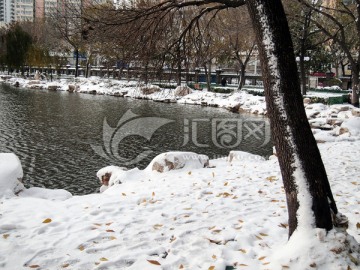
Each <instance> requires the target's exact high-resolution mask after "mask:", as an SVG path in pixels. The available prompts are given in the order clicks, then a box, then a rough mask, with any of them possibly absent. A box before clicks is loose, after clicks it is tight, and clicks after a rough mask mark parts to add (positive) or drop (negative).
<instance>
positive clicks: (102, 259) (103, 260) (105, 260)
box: [100, 257, 108, 262]
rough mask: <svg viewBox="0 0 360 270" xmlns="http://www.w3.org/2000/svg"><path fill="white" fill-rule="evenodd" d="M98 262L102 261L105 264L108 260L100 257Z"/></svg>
mask: <svg viewBox="0 0 360 270" xmlns="http://www.w3.org/2000/svg"><path fill="white" fill-rule="evenodd" d="M100 261H102V262H107V261H108V259H107V258H105V257H102V258H100Z"/></svg>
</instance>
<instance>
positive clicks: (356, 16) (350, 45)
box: [299, 0, 360, 107]
mask: <svg viewBox="0 0 360 270" xmlns="http://www.w3.org/2000/svg"><path fill="white" fill-rule="evenodd" d="M299 1H300V2H301V3H302V4H303V5H305V6H306V7H308V8H309V9H311V10H313V11H314V12H316V13H318V14H319V15H320V16H318V17H317V19H316V20H315V19H313V20H312V22H313V23H314V24H315V25H316V26H317V27H318V28H319V29H320V30H321V31H323V33H324V34H325V35H327V36H328V37H329V38H330V39H331V40H332V41H333V42H335V43H337V44H338V45H339V46H340V47H341V49H342V51H343V52H344V53H345V55H346V57H347V59H348V61H349V63H350V65H351V70H352V84H353V85H352V95H351V103H352V104H353V105H354V106H357V107H359V83H360V80H359V73H360V0H354V1H350V2H349V3H348V4H347V3H345V1H339V2H337V6H336V8H333V7H328V6H322V5H321V2H322V1H318V3H317V4H316V5H313V4H312V3H310V2H309V1H307V0H299Z"/></svg>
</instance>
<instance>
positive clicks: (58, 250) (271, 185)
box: [0, 140, 360, 270]
mask: <svg viewBox="0 0 360 270" xmlns="http://www.w3.org/2000/svg"><path fill="white" fill-rule="evenodd" d="M319 146H320V150H321V153H322V156H323V159H324V162H325V166H326V169H327V172H328V175H329V179H330V182H331V186H332V190H333V193H334V196H335V198H336V201H337V204H338V208H339V210H340V211H341V212H342V213H343V214H345V215H346V216H347V217H348V218H349V229H348V233H349V234H351V235H353V236H354V237H355V238H356V240H357V241H358V242H359V241H360V234H359V230H360V229H359V226H360V223H359V222H360V213H359V212H360V211H359V210H360V209H359V205H360V199H359V197H358V194H359V192H360V180H359V168H360V160H359V159H358V149H359V147H360V140H356V141H353V142H351V141H343V142H338V143H336V144H335V143H324V144H320V145H319ZM185 154H186V155H188V156H187V158H186V155H184V154H182V153H169V154H167V155H165V154H162V155H160V156H158V157H157V158H155V160H154V161H153V162H152V163H150V164H149V166H148V167H147V168H146V169H145V170H139V169H136V168H135V169H132V170H128V171H125V170H124V169H122V168H119V167H115V166H112V167H106V168H103V169H102V170H100V171H99V173H98V176H99V178H102V177H103V176H105V175H106V174H108V176H109V177H110V179H109V187H108V188H107V189H106V190H105V191H104V192H103V193H101V194H92V195H86V196H71V195H70V194H69V193H68V192H66V191H64V190H57V191H52V192H54V193H53V194H52V193H51V191H49V190H46V189H37V188H32V189H27V190H24V191H22V192H20V193H18V195H17V196H15V195H12V196H10V195H9V194H10V193H9V190H8V191H7V192H6V193H5V194H6V196H4V197H3V198H2V199H1V208H0V209H1V224H0V236H1V237H0V267H2V268H3V269H27V268H28V269H114V270H115V269H116V270H117V269H134V270H138V269H220V270H225V269H254V270H255V269H256V270H257V269H299V270H304V269H322V270H328V269H337V270H340V269H344V270H347V269H357V268H356V267H357V266H356V265H355V263H354V262H356V260H357V261H359V259H360V258H359V250H357V249H356V248H358V247H356V244H357V243H356V242H354V240H351V238H349V237H348V236H347V235H346V234H344V233H343V232H341V231H335V230H333V231H331V232H330V233H328V235H325V234H324V233H323V232H321V231H316V230H314V231H311V230H309V231H306V232H301V233H300V232H299V233H297V232H295V234H294V237H293V238H292V239H291V241H290V242H287V236H288V232H287V229H288V228H287V227H288V225H287V208H286V202H285V194H284V190H283V185H282V181H281V175H280V171H279V164H278V160H277V158H276V157H275V156H272V157H271V158H270V159H269V160H264V158H262V157H259V156H255V155H251V154H247V153H241V152H240V153H239V152H238V153H233V154H232V155H231V158H229V159H228V160H224V159H220V160H210V162H209V163H208V164H207V160H206V159H204V158H205V157H204V156H198V155H196V154H191V153H185ZM230 160H231V161H230ZM17 162H18V161H14V163H15V166H13V167H17V168H19V166H18V164H19V163H17ZM16 164H17V165H16ZM166 166H167V167H166ZM204 166H206V167H205V168H204ZM165 167H166V168H165ZM159 168H162V169H160V171H161V170H162V171H163V172H162V173H161V172H158V171H157V170H159ZM153 169H157V170H156V171H155V170H153ZM6 171H7V170H6V169H5V170H4V169H2V170H1V175H4V173H5V174H6ZM15 171H18V170H15ZM0 179H2V180H1V181H5V178H4V177H1V178H0ZM11 179H14V178H11V177H10V178H8V181H12V180H11ZM103 180H104V179H103ZM350 245H352V247H351V249H352V253H351V254H349V252H348V251H349V249H350ZM348 266H350V268H348ZM232 267H233V268H232Z"/></svg>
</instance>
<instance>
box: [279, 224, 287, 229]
mask: <svg viewBox="0 0 360 270" xmlns="http://www.w3.org/2000/svg"><path fill="white" fill-rule="evenodd" d="M278 226H279V227H282V228H284V229H286V228H287V227H288V226H289V225H288V224H284V223H280V225H278Z"/></svg>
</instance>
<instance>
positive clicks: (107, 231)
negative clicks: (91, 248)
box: [106, 230, 115, 232]
mask: <svg viewBox="0 0 360 270" xmlns="http://www.w3.org/2000/svg"><path fill="white" fill-rule="evenodd" d="M106 231H107V232H115V231H114V230H106Z"/></svg>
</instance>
